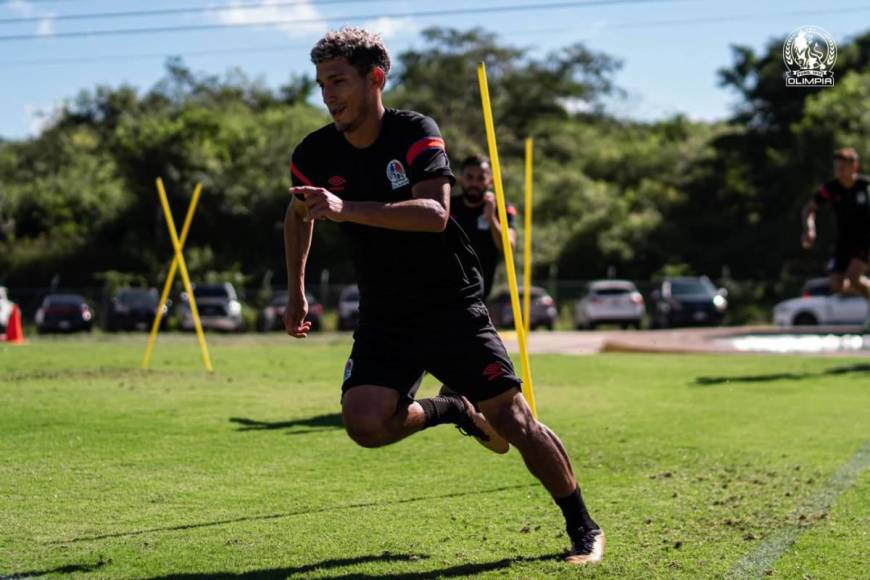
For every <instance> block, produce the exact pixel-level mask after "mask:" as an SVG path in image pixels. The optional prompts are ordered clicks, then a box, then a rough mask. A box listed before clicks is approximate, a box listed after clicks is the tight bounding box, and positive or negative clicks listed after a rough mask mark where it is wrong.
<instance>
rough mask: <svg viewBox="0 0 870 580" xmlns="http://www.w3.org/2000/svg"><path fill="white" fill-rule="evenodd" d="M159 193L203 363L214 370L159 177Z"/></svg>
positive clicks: (173, 222) (185, 264) (208, 368)
mask: <svg viewBox="0 0 870 580" xmlns="http://www.w3.org/2000/svg"><path fill="white" fill-rule="evenodd" d="M157 193H158V194H160V205H162V206H163V214H164V215H165V216H166V227H167V228H168V229H169V237H170V238H172V247H173V248H174V249H175V258H176V259H177V260H178V268H179V269H180V270H181V281H182V282H184V291H185V292H187V297H188V302H189V304H190V313H191V314H192V315H193V325H194V326H195V327H196V338H197V339H198V340H199V350H200V352H201V353H202V364H204V365H205V368H206V370H208V371H209V372H213V371H214V369H213V368H212V366H211V359H210V358H209V356H208V346H206V344H205V334H204V333H203V332H202V323H201V322H200V321H199V310H198V309H197V308H196V298H195V297H194V296H193V287H192V286H191V284H190V275H189V274H188V273H187V263H186V262H185V261H184V254H182V253H181V243H180V242H179V240H178V234H177V233H176V231H175V220H173V219H172V212H171V211H170V210H169V200H167V198H166V190H165V189H163V180H162V179H160V178H159V177H158V178H157Z"/></svg>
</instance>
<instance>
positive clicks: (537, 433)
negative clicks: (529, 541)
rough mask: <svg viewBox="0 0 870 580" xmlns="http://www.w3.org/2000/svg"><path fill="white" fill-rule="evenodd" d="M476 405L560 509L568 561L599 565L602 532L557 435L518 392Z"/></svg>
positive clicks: (602, 553)
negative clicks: (567, 540) (569, 545)
mask: <svg viewBox="0 0 870 580" xmlns="http://www.w3.org/2000/svg"><path fill="white" fill-rule="evenodd" d="M479 406H480V410H481V411H482V412H483V414H484V415H485V416H486V418H487V420H488V421H489V423H490V424H491V425H492V426H493V427H495V429H496V430H497V431H498V432H499V433H501V435H502V436H503V437H504V438H505V439H507V440H508V442H509V443H510V444H511V445H513V446H514V447H516V448H517V450H518V451H519V452H520V454H521V455H522V457H523V461H524V462H525V464H526V467H527V468H528V469H529V471H530V472H531V473H532V475H534V476H535V477H537V478H538V479H539V480H540V481H541V483H542V484H543V486H544V487H545V488H546V489H547V491H548V492H550V495H552V496H553V499H554V501H555V502H556V505H558V506H559V508H560V509H561V510H562V514H563V515H564V516H565V523H566V528H567V530H568V535H569V536H570V538H571V541H572V544H573V546H572V551H571V554H570V555H569V556H568V558H567V560H568V561H569V562H571V563H576V564H586V563H594V562H599V561H600V560H601V558H602V557H603V556H604V542H605V540H604V532H603V531H601V528H599V527H598V524H596V523H595V521H594V520H593V519H592V518H591V517H590V515H589V513H588V511H587V510H586V506H585V504H584V503H583V499H582V497H581V495H580V488H579V486H578V485H577V479H576V478H575V477H574V470H573V468H572V467H571V461H570V459H569V458H568V454H567V453H566V452H565V448H564V446H563V445H562V442H561V441H560V440H559V438H558V437H557V436H556V434H555V433H553V431H551V430H550V429H549V428H548V427H546V426H545V425H543V424H541V423H539V422H538V421H537V420H536V419H535V418H534V417H533V416H532V412H531V410H530V409H529V406H528V404H526V400H525V399H524V398H523V396H522V394H521V393H520V392H519V390H518V389H511V390H510V391H507V392H505V393H502V394H501V395H499V396H497V397H493V398H492V399H488V400H486V401H480V403H479Z"/></svg>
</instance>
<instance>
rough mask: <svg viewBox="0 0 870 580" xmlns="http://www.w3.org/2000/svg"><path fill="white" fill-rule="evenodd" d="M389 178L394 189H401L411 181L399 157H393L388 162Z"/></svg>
mask: <svg viewBox="0 0 870 580" xmlns="http://www.w3.org/2000/svg"><path fill="white" fill-rule="evenodd" d="M387 179H389V180H390V185H391V186H392V187H393V189H399V188H400V187H404V186H406V185H408V184H409V183H411V182H410V181H409V180H408V175H407V174H406V173H405V166H404V165H402V162H401V161H399V160H398V159H393V160H392V161H390V162H389V163H387Z"/></svg>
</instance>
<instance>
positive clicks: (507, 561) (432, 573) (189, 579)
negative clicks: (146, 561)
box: [148, 552, 561, 580]
mask: <svg viewBox="0 0 870 580" xmlns="http://www.w3.org/2000/svg"><path fill="white" fill-rule="evenodd" d="M560 556H561V554H547V555H544V556H536V557H534V558H524V557H517V558H504V559H502V560H496V561H494V562H482V563H480V564H460V565H457V566H449V567H446V568H436V569H434V570H427V571H422V570H421V571H416V572H395V573H382V574H362V573H359V572H347V573H345V574H338V573H336V574H329V578H346V579H349V578H361V579H366V578H391V579H394V580H396V579H400V580H411V579H416V578H424V579H427V578H455V577H463V576H474V575H475V574H481V573H483V572H492V571H494V570H502V569H506V568H510V567H511V566H513V565H514V564H520V563H524V562H546V561H549V560H556V559H558V558H559V557H560ZM427 559H429V556H426V555H417V554H390V553H388V552H385V553H384V554H381V555H379V556H360V557H357V558H336V559H331V560H323V561H321V562H315V563H313V564H306V565H304V566H298V567H290V568H266V569H262V570H251V571H250V572H239V573H234V572H203V573H196V572H194V573H182V574H168V575H166V576H154V577H152V578H149V579H148V580H169V579H170V578H173V579H178V580H255V579H266V580H272V579H274V580H278V579H279V578H280V579H283V578H292V577H295V576H300V575H305V574H308V573H312V572H322V571H327V570H334V569H336V568H343V567H345V566H354V565H357V564H368V563H372V562H414V561H421V560H427Z"/></svg>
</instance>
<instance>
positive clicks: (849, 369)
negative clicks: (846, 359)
mask: <svg viewBox="0 0 870 580" xmlns="http://www.w3.org/2000/svg"><path fill="white" fill-rule="evenodd" d="M850 373H870V364H866V363H861V364H854V365H846V366H839V367H832V368H829V369H825V370H823V371H821V372H818V373H771V374H767V375H737V376H733V377H698V378H696V379H695V381H694V383H693V384H695V385H699V386H702V387H708V386H711V385H721V384H724V383H769V382H773V381H785V380H789V381H802V380H806V379H818V378H821V377H825V376H831V375H846V374H850Z"/></svg>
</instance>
